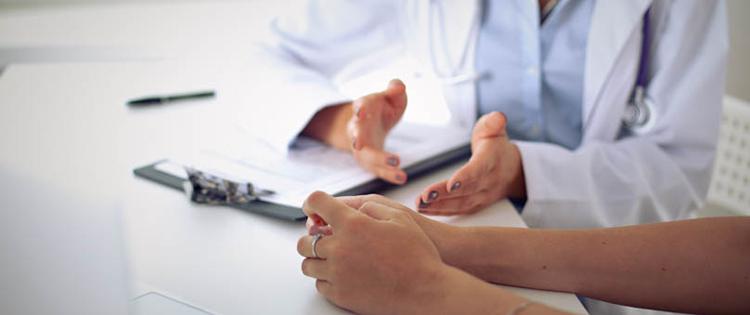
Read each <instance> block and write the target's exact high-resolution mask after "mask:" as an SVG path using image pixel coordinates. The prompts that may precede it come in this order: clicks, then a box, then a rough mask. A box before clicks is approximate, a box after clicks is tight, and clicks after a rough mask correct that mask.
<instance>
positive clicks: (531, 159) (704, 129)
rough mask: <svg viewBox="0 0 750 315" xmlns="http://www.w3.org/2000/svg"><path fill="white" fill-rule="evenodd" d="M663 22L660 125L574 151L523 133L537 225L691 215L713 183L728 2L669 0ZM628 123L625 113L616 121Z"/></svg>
mask: <svg viewBox="0 0 750 315" xmlns="http://www.w3.org/2000/svg"><path fill="white" fill-rule="evenodd" d="M668 4H669V5H667V6H666V10H667V11H666V14H665V16H666V18H665V19H663V20H662V21H661V23H659V24H660V25H658V28H657V29H656V30H655V31H654V32H655V33H656V34H655V35H654V41H653V45H654V47H653V49H652V54H653V55H652V59H651V62H650V71H649V76H650V78H649V83H648V87H647V95H648V96H649V97H650V98H651V99H652V100H653V101H654V102H655V104H656V105H655V106H656V108H657V111H658V114H659V116H660V117H661V118H660V119H659V120H657V124H656V126H654V128H653V129H652V130H651V131H650V132H649V133H647V134H644V135H641V136H629V137H625V138H621V139H618V140H616V141H614V142H609V143H605V142H588V143H585V144H583V145H582V146H581V147H580V148H578V149H577V150H575V151H569V150H566V149H564V148H562V147H559V146H556V145H551V144H542V143H526V142H519V143H518V145H519V148H520V151H521V155H522V161H523V166H524V172H525V178H526V184H527V196H528V201H527V204H526V206H525V207H524V211H523V213H522V215H523V217H524V219H525V220H526V222H527V223H528V224H529V225H530V226H536V227H564V228H566V227H601V226H618V225H627V224H639V223H645V222H655V221H666V220H674V219H681V218H687V217H689V216H691V214H692V213H693V210H694V209H696V208H698V207H700V206H702V204H703V202H704V199H705V196H706V194H707V191H708V186H709V181H710V177H711V170H712V164H713V159H714V155H715V150H716V140H717V136H718V127H719V122H720V114H721V104H722V98H723V93H724V76H725V72H726V58H727V53H728V46H729V44H728V39H727V26H726V12H725V7H724V3H723V2H715V1H702V0H692V1H691V0H681V1H674V2H669V3H668ZM612 123H619V122H612Z"/></svg>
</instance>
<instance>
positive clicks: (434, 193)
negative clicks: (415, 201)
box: [427, 190, 438, 202]
mask: <svg viewBox="0 0 750 315" xmlns="http://www.w3.org/2000/svg"><path fill="white" fill-rule="evenodd" d="M437 197H438V192H437V191H434V190H433V191H431V192H430V194H429V195H427V201H428V202H430V201H433V200H435V199H437Z"/></svg>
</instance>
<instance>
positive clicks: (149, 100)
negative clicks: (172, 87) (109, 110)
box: [128, 91, 216, 106]
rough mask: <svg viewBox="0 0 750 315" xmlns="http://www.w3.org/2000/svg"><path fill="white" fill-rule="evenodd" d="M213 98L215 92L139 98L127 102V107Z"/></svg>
mask: <svg viewBox="0 0 750 315" xmlns="http://www.w3.org/2000/svg"><path fill="white" fill-rule="evenodd" d="M214 96H216V92H214V91H199V92H190V93H184V94H174V95H163V96H148V97H141V98H137V99H133V100H130V101H128V105H130V106H145V105H155V104H164V103H169V102H176V101H183V100H192V99H197V98H206V97H214Z"/></svg>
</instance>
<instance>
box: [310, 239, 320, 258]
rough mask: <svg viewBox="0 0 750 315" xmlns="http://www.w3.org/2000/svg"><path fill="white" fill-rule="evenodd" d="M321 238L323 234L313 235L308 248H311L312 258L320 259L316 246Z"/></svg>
mask: <svg viewBox="0 0 750 315" xmlns="http://www.w3.org/2000/svg"><path fill="white" fill-rule="evenodd" d="M321 238H323V233H318V234H315V235H313V238H312V243H311V244H310V246H311V248H312V257H313V258H320V256H318V251H317V248H316V247H317V246H318V241H319V240H320V239H321Z"/></svg>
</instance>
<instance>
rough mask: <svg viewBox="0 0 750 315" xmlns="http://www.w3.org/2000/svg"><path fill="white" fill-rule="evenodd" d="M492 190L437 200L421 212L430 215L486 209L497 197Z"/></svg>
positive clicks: (467, 212)
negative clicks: (494, 196)
mask: <svg viewBox="0 0 750 315" xmlns="http://www.w3.org/2000/svg"><path fill="white" fill-rule="evenodd" d="M492 195H493V194H492V193H491V192H490V191H481V192H478V193H476V194H473V195H469V196H464V197H457V198H449V199H444V200H439V201H435V202H433V203H431V204H429V205H427V206H426V207H425V208H419V212H420V213H423V214H428V215H457V214H472V213H475V212H477V211H479V210H482V209H484V208H485V207H487V205H489V204H490V203H492V202H494V201H495V200H496V199H495V198H493V197H492Z"/></svg>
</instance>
